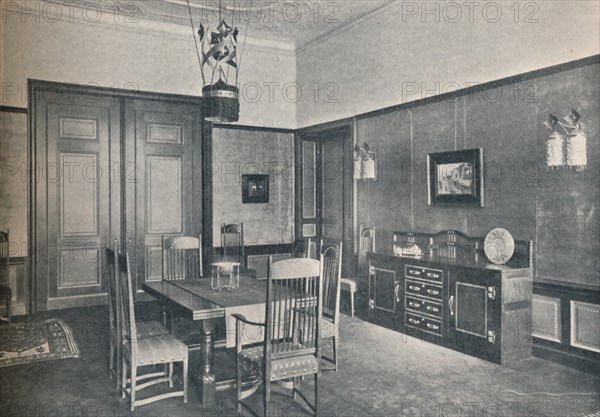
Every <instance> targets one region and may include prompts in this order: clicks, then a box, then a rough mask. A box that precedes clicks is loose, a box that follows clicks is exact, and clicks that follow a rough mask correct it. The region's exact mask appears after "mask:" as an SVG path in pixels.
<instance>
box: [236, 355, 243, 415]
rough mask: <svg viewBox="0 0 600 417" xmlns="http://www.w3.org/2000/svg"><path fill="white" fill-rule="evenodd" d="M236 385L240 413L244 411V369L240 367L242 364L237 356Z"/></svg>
mask: <svg viewBox="0 0 600 417" xmlns="http://www.w3.org/2000/svg"><path fill="white" fill-rule="evenodd" d="M236 371H237V374H236V387H237V412H238V414H241V413H242V369H241V368H240V364H239V363H237V358H236Z"/></svg>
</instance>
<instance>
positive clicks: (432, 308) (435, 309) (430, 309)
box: [427, 306, 440, 313]
mask: <svg viewBox="0 0 600 417" xmlns="http://www.w3.org/2000/svg"><path fill="white" fill-rule="evenodd" d="M427 310H429V311H435V312H436V313H437V312H438V311H440V309H439V308H437V307H431V306H427Z"/></svg>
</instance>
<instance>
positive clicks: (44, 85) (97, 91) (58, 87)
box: [27, 79, 202, 104]
mask: <svg viewBox="0 0 600 417" xmlns="http://www.w3.org/2000/svg"><path fill="white" fill-rule="evenodd" d="M27 81H28V88H29V92H30V94H32V92H33V91H43V92H45V93H55V94H60V95H61V96H62V95H64V94H74V95H75V94H77V95H89V96H110V97H114V98H125V99H131V100H138V99H140V100H160V101H161V102H163V103H164V102H168V101H174V102H177V103H181V104H201V103H202V97H201V96H188V95H183V94H172V93H157V92H152V91H137V90H124V89H118V88H111V87H98V86H92V85H89V86H88V85H83V84H72V83H62V82H55V81H44V80H36V79H28V80H27ZM49 98H51V97H49ZM49 101H50V102H51V101H52V100H49Z"/></svg>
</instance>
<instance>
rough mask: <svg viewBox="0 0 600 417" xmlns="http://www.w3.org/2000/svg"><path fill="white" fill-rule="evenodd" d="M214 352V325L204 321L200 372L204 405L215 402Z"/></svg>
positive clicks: (201, 395)
mask: <svg viewBox="0 0 600 417" xmlns="http://www.w3.org/2000/svg"><path fill="white" fill-rule="evenodd" d="M214 351H215V346H214V338H213V325H212V323H211V321H210V320H204V322H203V324H202V348H201V352H202V362H201V367H202V369H201V372H200V394H199V395H200V401H201V402H202V404H214V402H215V393H216V386H215V374H214V372H213V364H214Z"/></svg>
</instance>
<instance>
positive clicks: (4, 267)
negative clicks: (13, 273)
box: [0, 230, 10, 283]
mask: <svg viewBox="0 0 600 417" xmlns="http://www.w3.org/2000/svg"><path fill="white" fill-rule="evenodd" d="M8 245H9V231H8V230H6V232H1V231H0V282H2V283H7V282H8V281H9V279H8V278H9V273H10V269H9V264H10V254H9V247H8Z"/></svg>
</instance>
